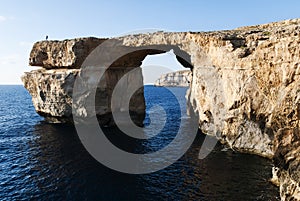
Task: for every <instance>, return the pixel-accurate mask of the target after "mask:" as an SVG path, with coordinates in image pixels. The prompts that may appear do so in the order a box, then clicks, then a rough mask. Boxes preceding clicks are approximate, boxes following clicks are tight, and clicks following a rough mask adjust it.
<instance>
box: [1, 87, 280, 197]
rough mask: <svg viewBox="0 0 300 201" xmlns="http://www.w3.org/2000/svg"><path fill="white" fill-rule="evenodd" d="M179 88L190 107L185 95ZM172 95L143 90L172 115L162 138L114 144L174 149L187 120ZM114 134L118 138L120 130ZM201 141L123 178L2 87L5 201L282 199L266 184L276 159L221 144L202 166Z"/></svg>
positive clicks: (68, 129) (18, 92) (68, 130)
mask: <svg viewBox="0 0 300 201" xmlns="http://www.w3.org/2000/svg"><path fill="white" fill-rule="evenodd" d="M175 90H176V93H178V94H179V95H180V96H181V97H182V100H180V101H184V94H185V91H186V89H185V88H177V89H175ZM169 95H170V93H168V92H166V90H165V89H164V88H155V87H146V88H145V98H146V101H147V106H148V108H149V106H150V105H151V104H153V103H154V102H155V101H156V102H157V103H161V104H163V105H164V106H165V107H167V110H169V111H171V114H172V113H173V115H171V116H170V115H168V118H169V121H168V122H171V123H168V126H167V127H166V128H164V129H163V130H162V132H163V133H164V135H160V137H156V138H153V140H152V141H145V142H143V143H140V144H136V143H135V142H129V143H128V144H127V145H124V144H123V145H122V137H120V138H117V139H114V140H118V139H121V140H120V141H121V142H120V141H119V142H115V143H116V144H120V146H124V148H126V147H127V148H128V147H130V148H128V149H131V150H139V151H140V152H143V149H145V150H146V151H145V150H144V151H145V152H148V151H150V152H151V151H155V150H157V149H158V148H160V147H162V146H165V145H166V144H168V143H169V142H170V141H171V140H172V139H173V138H174V133H176V129H177V127H178V123H179V122H180V121H181V120H180V115H178V113H179V110H178V109H176V103H174V101H173V102H171V100H172V97H170V96H169ZM174 104H175V105H174ZM174 106H175V107H174ZM177 108H178V107H177ZM149 112H150V111H148V114H149ZM151 112H154V113H155V110H154V111H151ZM147 121H149V119H148V120H147V119H146V121H145V123H146V124H147V123H149V122H147ZM108 132H109V133H110V134H116V135H115V136H118V135H119V134H118V131H117V130H116V129H114V128H110V129H109V130H108ZM109 133H108V134H109ZM112 138H114V137H112ZM115 138H116V137H115ZM203 139H204V136H203V135H201V134H200V133H199V134H198V135H197V138H196V139H195V141H194V143H193V145H192V146H191V148H190V149H189V150H188V152H187V153H186V154H185V155H184V156H183V157H182V158H181V159H180V160H179V161H177V162H176V163H174V164H173V165H171V166H169V167H168V168H166V169H163V170H161V171H158V172H155V173H151V174H145V175H129V174H124V173H119V172H116V171H113V170H110V169H108V168H106V167H104V166H103V165H101V164H99V163H98V162H97V161H95V160H94V159H93V158H92V157H91V156H90V155H89V154H88V153H87V151H86V150H85V149H84V147H83V146H82V145H81V142H80V140H79V139H78V137H77V134H76V131H75V129H74V128H73V127H72V126H70V125H63V124H48V123H46V122H44V121H43V119H42V118H41V117H39V116H38V115H37V114H36V113H35V111H34V108H33V106H32V103H31V97H30V95H29V94H28V93H27V92H26V90H25V89H24V88H23V87H22V86H0V200H155V201H158V200H229V201H230V200H278V189H277V188H276V187H274V186H272V185H271V184H270V183H269V182H268V179H269V178H270V177H271V175H270V172H271V163H270V161H268V160H266V159H264V158H261V157H258V156H254V155H247V154H240V153H234V152H232V151H229V150H228V151H223V148H224V147H223V146H222V145H220V144H218V145H217V146H216V147H215V149H214V150H213V151H212V153H210V155H209V156H208V157H206V158H205V159H204V160H199V159H197V157H198V153H199V149H200V146H201V143H202V141H203ZM135 146H136V147H135Z"/></svg>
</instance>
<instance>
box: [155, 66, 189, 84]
mask: <svg viewBox="0 0 300 201" xmlns="http://www.w3.org/2000/svg"><path fill="white" fill-rule="evenodd" d="M191 81H192V72H191V71H190V70H181V71H175V72H170V73H167V74H164V75H161V76H160V78H158V79H157V80H156V81H155V83H154V86H165V87H189V86H190V82H191Z"/></svg>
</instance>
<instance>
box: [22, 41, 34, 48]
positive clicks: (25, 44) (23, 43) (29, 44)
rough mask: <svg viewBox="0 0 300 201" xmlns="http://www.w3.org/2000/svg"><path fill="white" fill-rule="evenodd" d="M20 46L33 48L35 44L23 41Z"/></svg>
mask: <svg viewBox="0 0 300 201" xmlns="http://www.w3.org/2000/svg"><path fill="white" fill-rule="evenodd" d="M19 45H20V46H21V47H30V48H31V47H32V46H33V43H31V42H27V41H21V42H19Z"/></svg>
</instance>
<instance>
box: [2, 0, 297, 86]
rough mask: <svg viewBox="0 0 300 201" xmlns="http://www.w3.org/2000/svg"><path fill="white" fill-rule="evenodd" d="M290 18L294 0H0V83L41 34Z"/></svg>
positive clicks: (15, 79)
mask: <svg viewBox="0 0 300 201" xmlns="http://www.w3.org/2000/svg"><path fill="white" fill-rule="evenodd" d="M291 18H300V1H297V0H295V1H291V0H285V1H275V0H273V1H271V0H260V1H258V0H251V1H238V0H232V1H224V0H219V1H217V0H202V1H201V0H198V1H196V0H195V1H188V0H186V1H176V0H173V1H171V0H170V1H167V0H165V1H163V0H160V1H158V0H152V1H141V0H140V1H137V0H127V1H116V0H107V1H88V0H86V1H63V0H60V1H57V0H50V1H38V0H36V1H33V0H27V1H23V0H19V1H15V0H1V2H0V68H1V74H0V84H21V81H20V76H21V75H22V74H23V72H24V71H29V70H31V69H34V67H28V57H29V52H30V49H31V47H32V44H33V43H34V42H35V41H38V40H43V39H44V38H45V36H46V35H49V39H66V38H74V37H84V36H96V37H112V36H118V35H121V34H124V33H129V32H132V31H135V30H143V29H159V30H166V31H208V30H222V29H232V28H236V27H239V26H245V25H254V24H261V23H267V22H272V21H279V20H284V19H291ZM156 60H157V61H156V62H158V61H159V62H162V63H163V62H166V64H170V65H172V62H173V61H167V59H165V61H163V59H156ZM171 60H172V59H171ZM154 63H155V62H154ZM149 64H151V63H149Z"/></svg>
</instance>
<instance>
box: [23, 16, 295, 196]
mask: <svg viewBox="0 0 300 201" xmlns="http://www.w3.org/2000/svg"><path fill="white" fill-rule="evenodd" d="M109 40H110V41H112V44H113V45H111V46H107V48H108V49H112V48H113V47H115V46H114V45H116V44H117V45H118V48H116V50H115V54H119V53H120V52H122V50H124V49H126V50H130V51H129V53H128V54H126V55H120V58H119V59H118V60H117V61H116V62H115V63H114V64H113V65H111V67H113V66H115V67H119V68H123V69H126V68H127V67H137V68H138V67H139V66H140V65H141V62H142V60H143V59H144V58H145V56H147V55H149V54H157V53H162V52H167V51H170V50H171V49H173V50H174V53H175V54H176V55H177V59H178V61H179V62H180V63H181V64H183V66H185V67H188V68H191V69H192V80H191V83H190V89H189V90H188V92H187V103H188V112H189V113H195V114H196V115H197V116H199V128H200V129H201V130H202V132H204V133H206V134H208V135H214V136H216V137H217V138H218V139H219V140H220V141H221V142H223V143H226V144H228V145H229V146H230V147H231V148H232V149H235V150H238V151H243V152H249V153H255V154H259V155H262V156H265V157H269V158H273V159H274V162H275V165H276V166H277V167H278V168H279V170H278V171H277V173H276V174H277V176H278V180H279V182H280V184H279V185H280V194H281V198H282V200H293V199H295V200H297V199H298V200H300V193H299V191H300V188H299V184H300V179H299V172H300V171H299V167H300V163H299V160H300V156H299V153H300V151H299V149H300V146H299V132H298V125H299V118H300V115H299V114H300V101H299V100H300V90H299V89H300V79H299V74H300V62H299V61H300V20H299V19H295V20H287V21H282V22H276V23H270V24H265V25H257V26H249V27H241V28H238V29H234V30H229V31H215V32H176V33H173V32H172V33H165V32H156V33H146V34H137V35H127V36H123V37H119V38H113V39H109ZM105 41H107V40H106V39H95V38H85V39H72V40H65V41H41V42H37V43H36V44H35V45H34V47H33V49H32V51H31V54H30V62H29V63H30V65H33V66H41V67H42V68H43V69H41V70H36V71H32V72H30V73H26V74H25V75H24V76H23V82H24V84H25V87H26V88H27V89H28V91H29V92H30V93H31V95H32V97H33V103H34V106H35V108H36V110H37V112H39V113H40V114H42V115H43V116H46V117H59V118H64V117H68V118H67V119H70V118H71V111H70V110H71V105H72V98H71V97H72V84H73V82H72V81H71V80H72V79H74V78H72V76H74V77H76V76H78V75H80V73H81V69H80V66H81V64H82V62H83V60H84V58H85V57H86V56H87V54H89V53H90V52H91V51H92V50H93V49H94V48H95V47H96V46H97V45H103V44H105ZM103 54H105V52H103ZM106 56H107V57H111V56H113V55H111V54H108V55H106ZM127 70H129V69H127ZM114 75H116V76H115V77H114ZM123 75H124V72H120V71H117V70H116V71H115V72H113V71H111V76H109V75H107V76H106V77H105V80H106V81H105V82H106V83H107V84H108V85H110V87H109V89H111V88H113V86H114V84H109V83H115V80H118V79H119V78H120V77H122V76H123ZM112 77H114V78H112ZM136 80H137V82H140V81H142V74H140V75H139V76H137V77H136V78H135V79H131V80H128V82H133V81H136ZM107 89H108V88H107ZM107 89H106V88H105V87H104V88H103V91H102V92H103V93H102V94H107V95H103V97H102V96H101V97H102V98H101V100H103V101H99V102H100V103H101V104H100V105H99V107H98V108H99V111H97V112H98V113H99V114H98V116H99V117H100V119H102V120H103V122H106V121H110V120H106V119H110V117H107V116H109V110H110V109H109V108H110V101H109V97H110V93H109V92H108V91H109V90H107ZM137 94H138V95H137V97H136V99H135V100H134V101H133V102H132V105H131V106H132V110H134V111H136V112H137V114H143V112H142V111H144V109H145V104H144V98H143V92H142V90H141V91H140V92H139V93H137ZM120 98H121V97H120ZM79 108H80V107H79ZM80 109H81V110H80V111H85V108H80ZM82 114H83V115H85V114H86V113H85V112H82ZM87 114H88V113H87ZM141 116H143V115H141ZM59 118H57V119H59Z"/></svg>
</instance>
